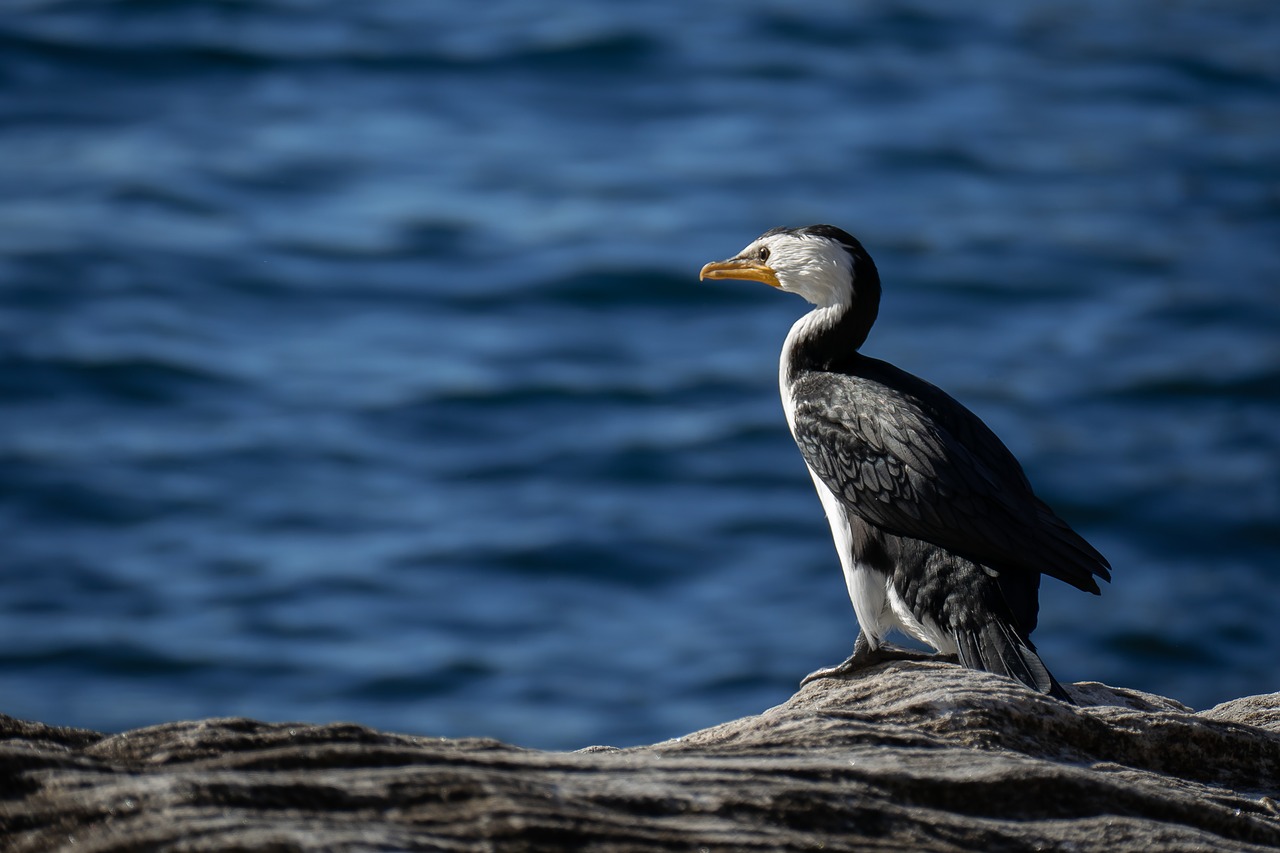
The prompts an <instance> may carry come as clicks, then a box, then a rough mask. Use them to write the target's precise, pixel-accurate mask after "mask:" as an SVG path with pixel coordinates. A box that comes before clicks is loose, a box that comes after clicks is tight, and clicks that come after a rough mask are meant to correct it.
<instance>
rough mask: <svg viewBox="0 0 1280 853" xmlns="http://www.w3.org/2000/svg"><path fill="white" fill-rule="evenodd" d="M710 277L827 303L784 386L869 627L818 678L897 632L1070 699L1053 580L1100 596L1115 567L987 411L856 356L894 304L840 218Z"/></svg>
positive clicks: (747, 255) (793, 345)
mask: <svg viewBox="0 0 1280 853" xmlns="http://www.w3.org/2000/svg"><path fill="white" fill-rule="evenodd" d="M700 277H701V278H704V279H708V278H710V279H746V280H750V281H761V282H764V283H766V284H769V285H771V286H773V287H776V288H778V289H779V290H784V291H787V292H790V293H797V294H799V295H800V296H802V297H804V298H805V299H806V300H808V301H809V302H811V303H812V304H813V305H814V308H813V310H812V311H810V312H809V313H808V314H806V315H805V316H803V317H802V318H800V320H798V321H797V322H796V324H795V325H794V326H792V328H791V332H790V334H788V335H787V339H786V343H785V344H784V345H783V348H782V359H781V365H780V370H779V385H780V386H781V390H782V401H783V407H784V409H785V410H786V415H787V423H788V424H789V425H790V427H791V434H792V436H793V437H794V438H795V440H796V444H797V445H798V446H799V447H800V452H801V454H802V455H803V456H804V460H805V462H806V464H807V465H808V467H809V473H810V474H811V475H812V477H813V482H814V486H815V487H816V488H817V491H818V495H819V497H820V498H821V500H822V505H823V508H824V509H825V510H826V514H827V519H828V521H829V522H830V524H831V532H832V536H833V538H834V539H835V544H836V549H837V551H838V552H839V555H840V561H841V565H842V567H843V569H844V576H845V583H846V585H847V586H848V589H849V597H850V599H851V600H852V602H853V609H854V612H855V613H856V615H857V617H858V624H859V627H860V629H861V630H860V632H859V635H858V639H857V642H856V643H855V645H854V652H853V654H852V655H851V656H850V657H849V659H848V660H846V661H845V662H844V663H842V664H840V665H839V666H835V667H831V668H829V669H823V670H818V671H817V672H815V673H811V674H810V675H809V676H808V677H807V678H806V679H805V682H808V681H810V680H812V679H814V678H821V677H825V676H830V675H837V674H842V673H846V672H850V671H853V670H856V669H859V668H861V667H863V666H867V665H870V664H872V663H875V662H878V661H880V660H883V659H885V658H886V657H891V656H895V655H897V654H899V653H901V650H899V649H896V648H894V647H892V646H889V645H888V644H887V643H885V642H884V638H885V636H886V635H887V634H888V633H889V632H890V631H891V630H894V629H898V630H901V631H903V632H905V633H906V634H909V635H911V636H913V637H915V638H916V639H918V640H920V641H922V642H925V643H927V644H928V645H930V646H932V647H933V648H934V649H936V650H937V651H938V653H939V654H941V655H955V656H956V657H957V658H958V659H959V661H960V663H961V664H963V665H964V666H967V667H970V668H973V669H981V670H985V671H987V672H994V673H998V674H1000V675H1006V676H1009V677H1012V678H1015V679H1017V680H1018V681H1020V682H1022V683H1023V684H1025V685H1027V686H1028V687H1031V688H1033V689H1035V690H1038V691H1040V692H1042V693H1048V694H1050V695H1053V696H1056V697H1058V698H1062V699H1068V697H1067V694H1066V692H1065V691H1064V690H1063V689H1062V687H1061V685H1059V684H1058V682H1057V681H1056V680H1055V679H1054V677H1053V675H1052V674H1050V672H1049V670H1048V668H1046V667H1045V665H1044V663H1043V662H1042V661H1041V660H1040V657H1039V655H1037V654H1036V651H1035V646H1034V645H1033V644H1032V643H1031V639H1030V634H1031V632H1032V631H1033V630H1034V629H1035V626H1036V619H1037V615H1038V613H1039V588H1040V575H1041V574H1047V575H1049V576H1051V577H1055V578H1058V579H1059V580H1062V581H1065V582H1067V583H1069V584H1071V585H1072V586H1074V587H1076V588H1078V589H1081V590H1084V591H1086V592H1091V593H1094V594H1095V595H1096V594H1098V592H1099V589H1098V584H1097V582H1096V581H1095V580H1094V578H1095V577H1100V578H1103V579H1105V580H1110V579H1111V573H1110V566H1109V564H1108V563H1107V561H1106V559H1105V558H1104V557H1103V556H1102V555H1101V554H1100V553H1098V551H1096V550H1095V549H1094V548H1093V547H1092V546H1091V545H1090V544H1089V543H1088V542H1086V541H1085V540H1084V539H1083V538H1082V537H1081V536H1080V535H1079V534H1077V533H1076V532H1075V531H1074V530H1072V529H1071V528H1070V527H1069V526H1067V523H1066V522H1064V521H1063V520H1062V519H1060V518H1058V516H1057V515H1056V514H1055V513H1054V512H1053V510H1052V509H1050V508H1049V506H1048V505H1047V504H1045V503H1044V501H1042V500H1040V499H1039V498H1037V497H1036V495H1035V493H1034V492H1033V491H1032V489H1031V485H1030V483H1028V482H1027V478H1026V476H1025V475H1024V474H1023V471H1022V466H1020V465H1019V464H1018V461H1017V460H1016V459H1015V458H1014V456H1013V454H1012V453H1010V452H1009V450H1008V448H1006V447H1005V446H1004V444H1003V443H1001V441H1000V439H999V438H997V437H996V435H995V433H993V432H992V431H991V430H990V429H989V428H988V427H987V425H986V424H984V423H983V422H982V421H981V420H980V419H979V418H978V416H977V415H975V414H973V413H972V412H970V411H969V410H968V409H966V408H965V407H964V406H962V405H961V404H960V403H958V402H956V401H955V400H954V399H952V398H951V397H950V396H948V395H947V394H946V393H945V392H943V391H942V390H941V389H939V388H937V387H935V386H933V385H931V384H929V383H928V382H926V381H924V380H923V379H919V378H917V377H915V376H912V375H911V374H909V373H907V372H905V371H903V370H899V369H898V368H896V367H894V366H893V365H891V364H888V363H886V362H883V361H879V360H877V359H874V358H870V357H868V356H865V355H863V354H862V353H860V352H859V351H858V350H859V348H860V347H861V346H862V344H863V342H864V341H865V340H866V338H867V334H868V332H870V330H871V326H872V324H873V323H874V322H875V319H876V314H877V312H878V311H879V306H880V276H879V273H878V272H877V271H876V267H875V264H874V262H872V260H871V257H870V255H868V254H867V252H866V250H865V249H864V248H863V247H862V244H861V243H859V242H858V241H857V240H856V239H855V238H854V237H852V236H851V235H849V234H847V233H845V232H844V231H841V230H840V229H839V228H835V227H832V226H830V225H811V226H808V227H805V228H775V229H774V230H772V231H769V232H767V233H765V234H763V235H762V236H761V237H759V238H758V239H756V240H755V241H753V242H752V243H751V244H750V245H749V246H747V247H746V248H745V249H743V250H742V252H740V253H739V254H738V255H737V256H735V257H733V258H730V259H729V260H726V261H717V262H715V263H710V264H707V265H706V266H705V267H703V268H702V273H701V276H700ZM1068 701H1069V700H1068Z"/></svg>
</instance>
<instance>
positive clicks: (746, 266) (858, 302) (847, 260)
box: [698, 225, 880, 319]
mask: <svg viewBox="0 0 1280 853" xmlns="http://www.w3.org/2000/svg"><path fill="white" fill-rule="evenodd" d="M698 277H699V278H700V279H708V278H712V279H716V278H730V279H743V280H747V281H762V282H764V283H765V284H768V285H770V286H772V287H776V288H778V289H779V290H785V291H786V292H788V293H797V294H799V295H800V296H802V297H804V298H805V299H806V300H807V301H809V302H811V303H813V304H814V305H816V306H818V307H819V308H830V307H835V306H842V307H845V308H853V307H856V308H857V309H858V311H859V313H865V312H868V311H869V312H870V314H871V317H872V318H873V319H874V317H875V313H876V311H877V310H878V308H879V305H880V276H879V274H878V273H877V272H876V265H875V263H874V262H873V261H872V260H871V256H870V255H868V254H867V250H866V249H864V248H862V244H861V243H859V242H858V240H857V239H856V238H855V237H853V236H852V235H851V234H848V233H846V232H844V231H841V230H840V229H839V228H836V227H834V226H831V225H806V226H805V227H803V228H774V229H773V230H772V231H766V232H765V233H764V234H761V235H760V236H759V237H757V238H756V239H755V240H753V241H751V244H750V245H749V246H747V247H746V248H745V249H743V250H742V251H741V252H739V253H738V254H737V255H735V256H733V257H732V258H729V259H728V260H725V261H714V262H712V263H709V264H707V265H706V266H705V267H703V268H702V272H701V273H700V274H699V276H698Z"/></svg>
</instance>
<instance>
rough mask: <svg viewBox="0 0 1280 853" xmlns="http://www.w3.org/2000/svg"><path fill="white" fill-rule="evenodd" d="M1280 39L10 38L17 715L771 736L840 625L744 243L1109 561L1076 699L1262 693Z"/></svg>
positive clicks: (868, 20) (1089, 29) (483, 13)
mask: <svg viewBox="0 0 1280 853" xmlns="http://www.w3.org/2000/svg"><path fill="white" fill-rule="evenodd" d="M1277 44H1280V6H1277V5H1276V4H1275V3H1274V2H1272V0H1252V2H1251V0H1238V2H1232V3H1219V2H1208V0H1202V2H1177V3H1170V2H1164V0H1137V1H1136V2H1131V3H1123V4H1114V3H1103V2H1083V3H1082V2H1078V0H1073V2H1067V0H1041V2H1029V3H1022V4H1013V3H1006V2H996V0H986V2H977V3H971V4H967V5H965V7H964V8H963V9H961V8H959V7H957V6H956V5H955V4H952V3H947V2H942V0H921V2H904V3H866V4H857V5H856V6H853V7H852V8H851V6H850V4H845V3H835V2H813V3H803V4H796V3H793V2H790V0H786V2H783V0H776V1H773V2H771V1H770V0H753V2H735V3H711V4H691V3H683V2H673V0H657V2H650V3H645V4H630V5H628V4H620V3H591V2H583V1H582V0H571V2H561V3H531V2H524V0H497V2H490V3H485V4H476V3H460V2H432V3H420V2H412V0H378V1H377V2H360V3H350V2H345V1H344V0H328V2H302V1H301V0H240V2H230V0H227V1H226V2H215V1H214V0H114V2H109V0H93V2H91V1H90V0H10V2H7V3H5V4H4V8H3V10H2V11H0V712H3V713H6V714H10V715H13V716H17V717H23V718H31V719H39V720H42V721H45V722H49V723H58V724H69V725H75V726H86V727H92V728H95V729H101V730H108V731H117V730H121V729H125V728H128V727H134V726H141V725H147V724H151V723H159V722H163V721H168V720H174V719H181V718H195V717H206V716H213V715H243V716H249V717H255V718H260V719H264V720H275V721H293V720H297V721H329V720H352V721H357V722H360V723H365V724H368V725H372V726H378V727H384V728H388V729H393V730H397V731H403V732H410V733H417V734H424V735H433V736H470V735H482V736H491V737H497V738H502V739H504V740H507V741H510V742H514V743H516V744H520V745H525V746H531V747H547V748H566V749H568V748H578V747H582V746H586V745H588V744H593V743H609V744H614V745H620V746H625V745H631V744H637V743H643V742H652V741H655V740H659V739H663V738H669V737H675V736H678V735H681V734H685V733H687V732H689V731H692V730H694V729H696V728H699V727H703V726H707V725H711V724H714V723H718V722H722V721H725V720H728V719H731V718H734V717H737V716H742V715H746V714H752V713H757V712H759V711H761V710H763V709H765V708H768V707H770V706H772V705H774V704H777V703H778V702H781V701H783V700H784V699H785V698H787V697H788V696H789V695H790V694H791V693H792V692H793V690H794V688H795V687H796V685H797V682H798V680H799V679H800V678H801V677H802V676H803V675H804V674H805V673H806V672H808V671H810V670H812V669H815V668H817V667H819V666H824V665H829V664H832V663H835V662H837V661H839V660H842V659H843V658H844V656H845V655H846V654H847V653H848V651H849V649H850V648H851V644H852V642H853V639H854V636H855V633H856V630H857V629H856V623H855V621H854V617H853V611H852V608H851V607H850V605H849V602H848V598H847V596H846V593H845V591H844V587H843V581H842V578H841V574H840V570H839V567H838V563H837V560H836V556H835V552H834V549H833V547H832V545H831V541H830V535H829V532H828V529H827V527H826V523H825V521H824V519H823V515H822V510H821V507H820V505H819V503H818V500H817V498H816V496H815V495H814V493H813V487H812V485H811V483H810V481H809V477H808V476H807V474H806V472H805V469H804V467H803V464H802V462H801V460H800V456H799V453H798V452H797V450H796V449H795V447H794V445H793V444H792V441H791V438H790V436H789V435H788V433H787V429H786V425H785V422H784V420H783V416H782V411H781V407H780V404H779V402H778V391H777V385H776V383H777V355H778V351H779V349H780V347H781V344H782V340H783V338H784V336H785V335H786V332H787V329H788V328H789V327H790V324H791V323H792V322H793V321H794V320H795V319H796V318H797V317H799V316H800V314H801V313H802V312H803V311H804V310H805V309H806V307H807V306H806V305H805V304H804V303H803V302H801V301H800V300H799V299H797V298H795V297H792V296H787V295H784V294H779V293H775V292H772V291H770V290H769V289H768V288H765V287H761V286H756V285H752V284H749V283H739V282H704V283H699V281H698V278H697V273H698V269H699V268H700V267H701V266H702V264H704V263H705V262H707V261H710V260H716V259H720V258H723V257H727V256H730V255H732V254H734V253H736V252H737V251H738V250H739V249H740V248H742V247H743V246H744V245H746V243H748V242H749V241H750V240H751V239H752V238H754V237H755V236H757V235H758V234H759V233H761V232H762V231H764V230H766V229H768V228H771V227H773V226H776V225H803V224H808V223H815V222H829V223H832V224H835V225H838V226H841V227H843V228H845V229H847V230H849V231H851V232H853V233H855V234H857V235H858V236H860V237H861V238H862V240H863V242H864V243H865V244H866V246H867V247H868V249H869V250H870V252H871V253H872V255H873V256H874V257H875V259H876V260H877V262H878V264H879V266H880V270H881V274H882V277H883V279H884V286H885V295H884V302H883V307H882V310H881V314H880V321H879V323H878V325H877V327H876V329H875V330H874V331H873V332H872V335H871V339H870V341H869V342H868V344H867V346H866V347H865V351H866V352H868V353H870V354H872V355H875V356H877V357H880V358H884V359H887V360H889V361H892V362H894V363H896V364H898V365H899V366H901V367H903V368H905V369H907V370H910V371H912V372H914V373H917V374H919V375H921V376H924V377H925V378H927V379H929V380H931V381H933V382H934V383H936V384H938V385H941V386H942V387H943V388H945V389H947V390H948V391H949V392H950V393H952V394H953V395H954V396H956V397H958V398H959V399H960V400H962V401H964V402H965V403H966V404H967V405H969V406H970V407H971V408H972V409H973V410H974V411H976V412H977V413H978V414H979V415H980V416H982V417H983V418H984V419H985V420H986V421H987V422H988V423H989V424H990V425H991V426H992V427H993V428H994V429H995V430H996V432H997V433H998V434H1000V435H1001V436H1002V437H1003V439H1004V440H1005V442H1006V443H1007V444H1008V445H1009V446H1010V448H1011V449H1012V450H1013V451H1014V452H1015V453H1016V454H1017V455H1018V457H1019V458H1020V459H1021V460H1022V462H1023V464H1024V466H1025V468H1026V470H1027V473H1028V475H1029V477H1030V478H1031V480H1032V482H1033V483H1034V484H1035V486H1036V488H1037V490H1038V491H1039V492H1040V494H1041V495H1042V496H1043V497H1044V498H1045V499H1046V500H1048V501H1049V503H1051V504H1052V505H1053V506H1054V507H1055V508H1057V510H1058V511H1059V513H1060V514H1062V515H1063V516H1065V517H1066V518H1067V519H1068V520H1069V521H1070V522H1071V523H1072V524H1073V525H1074V526H1075V527H1076V528H1077V529H1079V530H1080V531H1081V532H1082V533H1084V534H1085V535H1086V537H1088V538H1089V539H1090V540H1091V541H1092V542H1093V543H1094V544H1095V545H1096V546H1097V547H1098V548H1099V549H1100V550H1102V551H1103V552H1104V553H1105V554H1106V555H1107V556H1108V557H1109V558H1110V560H1111V562H1112V563H1113V565H1114V567H1115V579H1114V582H1113V583H1112V584H1111V585H1110V586H1108V587H1107V588H1106V589H1104V593H1103V595H1102V596H1101V597H1100V598H1095V597H1093V596H1089V595H1085V594H1083V593H1080V592H1078V591H1076V590H1074V589H1072V588H1070V587H1068V586H1066V585H1064V584H1061V583H1058V582H1056V581H1053V580H1051V579H1046V581H1045V582H1044V584H1043V587H1042V614H1041V620H1040V628H1039V630H1038V632H1037V633H1036V636H1035V639H1036V641H1037V642H1038V644H1039V647H1040V650H1041V652H1042V653H1043V655H1044V658H1045V660H1046V661H1047V662H1048V664H1049V666H1050V667H1051V668H1052V669H1053V670H1054V672H1055V673H1056V674H1057V676H1058V677H1059V678H1060V679H1061V680H1064V681H1078V680H1099V681H1104V682H1107V683H1110V684H1115V685H1124V686H1129V687H1135V688H1140V689H1143V690H1149V691H1154V692H1159V693H1162V694H1166V695H1170V696H1173V697H1175V698H1177V699H1179V700H1181V701H1183V702H1185V703H1187V704H1189V705H1191V706H1194V707H1196V708H1203V707H1207V706H1211V705H1213V704H1215V703H1218V702H1220V701H1224V700H1227V699H1230V698H1233V697H1236V696H1240V695H1244V694H1249V693H1261V692H1271V691H1277V690H1280V653H1278V649H1280V50H1277V47H1276V46H1277Z"/></svg>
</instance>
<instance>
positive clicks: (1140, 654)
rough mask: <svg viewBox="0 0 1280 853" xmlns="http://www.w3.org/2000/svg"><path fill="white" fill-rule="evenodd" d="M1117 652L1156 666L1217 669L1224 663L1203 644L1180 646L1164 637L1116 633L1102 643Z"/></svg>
mask: <svg viewBox="0 0 1280 853" xmlns="http://www.w3.org/2000/svg"><path fill="white" fill-rule="evenodd" d="M1103 641H1104V642H1105V643H1106V644H1107V646H1108V647H1109V648H1111V649H1113V650H1114V651H1116V652H1118V653H1120V654H1123V655H1125V656H1127V657H1131V658H1133V659H1134V660H1138V661H1143V662H1144V663H1147V664H1151V665H1153V666H1161V665H1189V666H1218V665H1221V663H1222V660H1221V659H1220V658H1219V656H1218V655H1216V654H1215V653H1214V652H1213V651H1212V650H1211V649H1209V648H1207V647H1206V646H1205V645H1204V644H1203V643H1196V642H1179V641H1178V640H1177V639H1176V638H1173V637H1171V636H1168V635H1165V634H1156V633H1150V632H1141V631H1117V632H1114V633H1111V634H1108V635H1106V637H1105V638H1104V640H1103Z"/></svg>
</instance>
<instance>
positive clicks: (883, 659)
mask: <svg viewBox="0 0 1280 853" xmlns="http://www.w3.org/2000/svg"><path fill="white" fill-rule="evenodd" d="M938 658H939V656H938V655H935V654H931V653H929V652H922V651H917V650H916V649H908V648H905V647H903V646H895V645H893V644H892V643H881V644H880V645H879V646H877V647H876V648H874V649H873V648H871V644H870V643H868V642H867V641H866V638H865V637H864V636H863V635H862V634H859V635H858V641H857V642H856V643H854V645H853V654H851V655H849V657H848V658H846V659H845V661H844V662H843V663H838V664H836V665H835V666H828V667H824V668H823V669H816V670H814V671H813V672H811V673H809V674H808V675H806V676H805V677H804V678H803V679H802V680H801V681H800V686H801V687H804V686H805V685H806V684H808V683H809V682H810V681H817V680H818V679H820V678H838V677H840V676H842V675H850V674H852V673H855V672H857V671H858V670H860V669H866V668H867V667H869V666H875V665H876V664H880V663H887V662H888V661H893V660H937V659H938ZM943 659H944V660H951V659H953V658H952V657H950V656H948V657H944V658H943Z"/></svg>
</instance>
